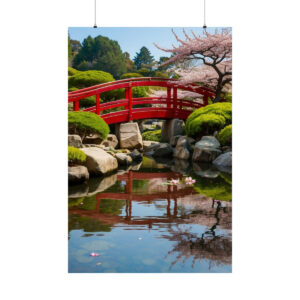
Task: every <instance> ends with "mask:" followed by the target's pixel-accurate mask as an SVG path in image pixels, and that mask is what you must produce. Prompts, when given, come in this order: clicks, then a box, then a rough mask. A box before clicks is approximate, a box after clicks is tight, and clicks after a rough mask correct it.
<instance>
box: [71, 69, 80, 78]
mask: <svg viewBox="0 0 300 300" xmlns="http://www.w3.org/2000/svg"><path fill="white" fill-rule="evenodd" d="M78 73H80V71H78V70H76V69H74V68H71V67H68V75H69V76H73V75H75V74H78Z"/></svg>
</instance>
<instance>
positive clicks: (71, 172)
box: [68, 166, 89, 183]
mask: <svg viewBox="0 0 300 300" xmlns="http://www.w3.org/2000/svg"><path fill="white" fill-rule="evenodd" d="M88 179H89V172H88V169H87V168H86V167H85V166H72V167H68V181H69V183H82V182H85V181H87V180H88Z"/></svg>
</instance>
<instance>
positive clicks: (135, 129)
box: [119, 123, 143, 150]
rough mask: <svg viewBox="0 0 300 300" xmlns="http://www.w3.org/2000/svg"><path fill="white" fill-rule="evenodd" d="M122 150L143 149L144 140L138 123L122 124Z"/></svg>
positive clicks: (120, 132) (120, 130) (120, 131)
mask: <svg viewBox="0 0 300 300" xmlns="http://www.w3.org/2000/svg"><path fill="white" fill-rule="evenodd" d="M119 134H120V148H122V149H130V150H132V149H143V139H142V135H141V132H140V129H139V126H138V123H122V124H121V125H120V129H119Z"/></svg>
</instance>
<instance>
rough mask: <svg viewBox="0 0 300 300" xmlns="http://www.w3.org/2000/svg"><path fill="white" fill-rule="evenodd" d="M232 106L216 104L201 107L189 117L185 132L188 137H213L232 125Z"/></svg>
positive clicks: (229, 104)
mask: <svg viewBox="0 0 300 300" xmlns="http://www.w3.org/2000/svg"><path fill="white" fill-rule="evenodd" d="M231 120H232V104H231V103H214V104H210V105H207V106H205V107H201V108H199V109H197V110H195V111H194V112H193V113H191V114H190V115H189V117H188V118H187V120H186V125H185V131H186V134H187V135H188V136H198V135H212V134H213V133H214V132H215V131H216V130H217V131H219V130H220V129H222V128H224V126H226V125H228V124H231Z"/></svg>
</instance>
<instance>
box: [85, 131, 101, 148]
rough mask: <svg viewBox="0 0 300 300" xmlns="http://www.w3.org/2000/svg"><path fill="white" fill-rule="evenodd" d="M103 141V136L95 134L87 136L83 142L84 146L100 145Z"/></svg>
mask: <svg viewBox="0 0 300 300" xmlns="http://www.w3.org/2000/svg"><path fill="white" fill-rule="evenodd" d="M102 141H103V138H102V137H101V135H100V134H98V133H94V134H90V135H87V136H86V137H85V138H84V140H83V141H82V142H83V143H84V144H95V145H100V144H101V142H102Z"/></svg>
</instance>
